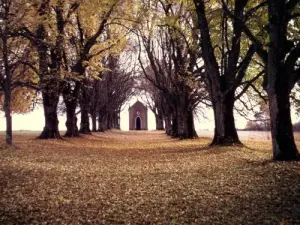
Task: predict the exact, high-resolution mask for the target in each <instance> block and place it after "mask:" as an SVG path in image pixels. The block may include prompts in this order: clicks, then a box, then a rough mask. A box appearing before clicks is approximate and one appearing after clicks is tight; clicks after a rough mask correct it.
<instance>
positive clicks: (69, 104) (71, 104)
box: [63, 81, 81, 137]
mask: <svg viewBox="0 0 300 225" xmlns="http://www.w3.org/2000/svg"><path fill="white" fill-rule="evenodd" d="M65 85H66V86H65V87H64V90H63V99H64V103H65V106H66V114H67V121H66V128H67V131H66V133H65V136H66V137H79V131H78V126H77V116H76V108H77V102H78V97H79V93H80V88H81V83H80V82H78V81H77V82H76V85H75V88H74V90H72V88H71V86H70V85H69V84H65Z"/></svg>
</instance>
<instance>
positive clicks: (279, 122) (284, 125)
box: [268, 87, 298, 160]
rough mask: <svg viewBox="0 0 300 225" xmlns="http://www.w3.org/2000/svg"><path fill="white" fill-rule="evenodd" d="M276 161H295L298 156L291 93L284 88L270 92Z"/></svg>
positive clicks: (270, 90) (274, 156)
mask: <svg viewBox="0 0 300 225" xmlns="http://www.w3.org/2000/svg"><path fill="white" fill-rule="evenodd" d="M268 94H269V102H270V116H271V133H272V144H273V159H274V160H294V159H296V158H297V156H298V151H297V147H296V144H295V140H294V134H293V126H292V121H291V112H290V101H289V98H290V96H289V93H288V91H285V89H284V88H282V87H280V88H279V90H274V89H272V88H270V89H269V91H268Z"/></svg>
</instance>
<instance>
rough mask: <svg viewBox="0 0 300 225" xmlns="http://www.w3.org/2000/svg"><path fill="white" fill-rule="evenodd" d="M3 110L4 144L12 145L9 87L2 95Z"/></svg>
mask: <svg viewBox="0 0 300 225" xmlns="http://www.w3.org/2000/svg"><path fill="white" fill-rule="evenodd" d="M4 111H5V118H6V144H8V145H12V118H11V109H10V88H9V91H8V93H5V97H4Z"/></svg>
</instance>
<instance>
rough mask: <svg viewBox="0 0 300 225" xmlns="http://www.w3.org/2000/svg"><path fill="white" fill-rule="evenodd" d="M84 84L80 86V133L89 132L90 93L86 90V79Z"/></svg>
mask: <svg viewBox="0 0 300 225" xmlns="http://www.w3.org/2000/svg"><path fill="white" fill-rule="evenodd" d="M83 82H84V85H83V86H82V96H81V104H80V107H81V122H80V130H79V133H81V134H91V130H90V118H89V112H90V102H89V101H90V99H89V97H90V95H89V90H88V80H86V79H85V80H84V81H83Z"/></svg>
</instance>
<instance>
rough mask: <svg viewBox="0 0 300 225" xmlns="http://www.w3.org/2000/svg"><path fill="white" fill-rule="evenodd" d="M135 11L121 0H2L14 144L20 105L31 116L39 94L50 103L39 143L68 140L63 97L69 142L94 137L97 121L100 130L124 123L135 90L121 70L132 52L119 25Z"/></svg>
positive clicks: (0, 32)
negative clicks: (62, 122)
mask: <svg viewBox="0 0 300 225" xmlns="http://www.w3.org/2000/svg"><path fill="white" fill-rule="evenodd" d="M127 7H130V6H129V5H127V3H126V4H125V2H121V1H118V0H115V1H101V2H99V1H72V0H70V1H64V0H57V1H54V0H53V1H52V0H41V1H38V0H30V1H22V0H1V2H0V23H1V25H0V38H1V61H0V64H1V70H0V71H1V85H2V90H3V98H4V105H3V109H4V111H5V116H6V122H7V143H8V144H11V143H12V120H11V112H17V111H18V109H17V107H14V105H15V104H16V103H14V102H19V103H20V104H22V105H23V110H22V111H23V112H24V109H25V110H28V107H24V104H25V105H26V106H28V104H30V102H31V101H32V99H33V98H36V97H41V98H42V104H43V108H44V116H45V126H44V129H43V132H42V133H41V135H40V136H39V138H42V139H48V138H61V136H60V133H59V130H58V123H59V121H58V106H59V102H60V100H61V99H63V103H64V105H63V111H65V112H66V117H67V122H66V128H67V131H66V134H65V135H66V136H68V137H75V136H78V135H79V133H83V134H89V133H90V132H91V130H90V124H89V117H90V116H91V117H92V121H93V123H92V125H93V127H92V129H93V131H96V130H99V131H104V130H106V129H109V128H110V127H117V126H118V124H119V121H118V120H119V118H118V116H119V112H120V108H121V106H122V105H123V103H124V102H125V101H126V100H127V99H128V98H129V97H130V96H131V95H132V87H133V85H134V80H133V78H132V71H130V70H129V69H126V68H123V67H122V66H121V65H122V63H124V62H125V61H126V54H123V55H122V56H120V54H119V53H120V52H126V51H127V44H126V42H127V41H126V33H125V32H123V31H122V29H121V28H120V27H115V26H116V25H115V24H116V23H117V22H118V15H119V14H120V12H121V11H122V10H124V9H125V10H126V8H127ZM116 81H117V82H116ZM21 88H22V89H21ZM14 90H16V91H14ZM19 108H20V107H19ZM78 109H79V112H78ZM78 113H80V116H81V123H80V128H78V127H77V114H78ZM97 120H98V122H99V125H98V128H97Z"/></svg>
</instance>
